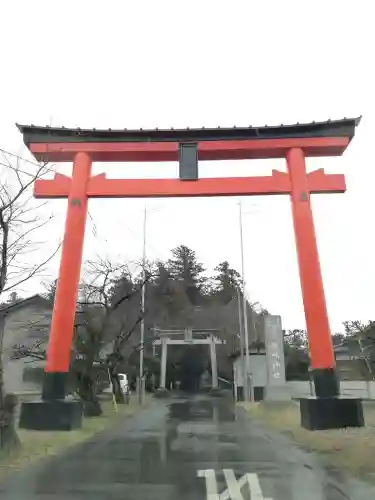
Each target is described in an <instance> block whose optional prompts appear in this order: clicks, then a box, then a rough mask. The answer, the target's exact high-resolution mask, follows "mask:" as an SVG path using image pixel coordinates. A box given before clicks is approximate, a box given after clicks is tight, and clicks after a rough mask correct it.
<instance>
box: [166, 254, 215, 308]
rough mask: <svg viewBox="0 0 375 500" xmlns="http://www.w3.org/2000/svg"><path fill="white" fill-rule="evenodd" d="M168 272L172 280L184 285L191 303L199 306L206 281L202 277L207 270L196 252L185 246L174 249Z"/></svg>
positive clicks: (168, 264) (168, 263)
mask: <svg viewBox="0 0 375 500" xmlns="http://www.w3.org/2000/svg"><path fill="white" fill-rule="evenodd" d="M167 270H168V272H169V274H170V276H171V278H172V279H174V280H176V281H180V282H182V283H183V284H184V288H185V290H186V294H187V295H188V297H189V299H190V301H191V303H192V304H194V305H196V304H198V303H199V301H200V298H201V290H202V287H203V286H204V284H205V282H206V279H205V278H204V277H203V276H202V273H203V272H204V271H205V268H204V267H203V265H202V264H201V263H200V262H199V261H198V259H197V256H196V253H195V252H194V250H192V249H191V248H189V247H187V246H185V245H179V246H178V247H176V248H174V249H173V250H172V258H171V259H169V260H168V262H167Z"/></svg>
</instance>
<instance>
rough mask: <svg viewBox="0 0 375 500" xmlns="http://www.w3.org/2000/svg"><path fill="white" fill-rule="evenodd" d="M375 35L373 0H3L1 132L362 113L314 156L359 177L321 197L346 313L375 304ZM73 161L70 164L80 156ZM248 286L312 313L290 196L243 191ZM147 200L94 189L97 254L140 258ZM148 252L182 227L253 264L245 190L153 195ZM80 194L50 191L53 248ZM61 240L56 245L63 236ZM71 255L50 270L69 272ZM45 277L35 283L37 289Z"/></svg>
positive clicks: (291, 323)
mask: <svg viewBox="0 0 375 500" xmlns="http://www.w3.org/2000/svg"><path fill="white" fill-rule="evenodd" d="M374 38H375V35H374V34H373V20H372V14H371V2H369V3H368V4H367V2H366V1H357V2H352V1H342V0H341V1H333V0H330V1H329V2H327V1H316V0H315V1H305V2H300V1H293V2H292V1H288V0H283V1H282V2H279V1H268V2H267V1H264V2H258V1H250V0H248V1H236V0H231V1H220V0H216V1H215V0H212V1H211V0H204V1H203V0H200V1H199V0H198V1H197V0H190V1H188V2H187V1H180V2H177V1H176V0H174V1H173V0H171V1H163V0H158V1H154V0H149V1H142V0H136V1H127V0H122V1H120V0H119V1H110V0H107V1H106V2H99V1H94V0H91V1H90V2H89V1H83V0H82V1H81V2H77V1H72V0H71V1H69V0H65V1H64V2H62V1H54V2H51V1H38V0H34V1H33V2H28V1H26V0H25V1H19V0H18V1H17V0H12V2H3V5H2V7H1V29H0V47H1V79H0V85H1V92H0V100H1V107H0V146H1V147H2V148H4V149H7V150H11V151H18V152H20V151H22V148H21V142H20V139H21V137H20V135H19V133H18V131H17V130H16V128H15V126H14V123H15V122H19V123H26V124H29V123H33V124H41V125H46V124H50V125H55V126H60V125H65V126H72V127H76V126H80V127H96V128H101V127H102V128H107V127H111V128H116V127H117V128H124V127H127V128H131V127H135V128H139V127H144V128H146V127H160V128H162V127H172V126H173V127H186V126H190V127H199V126H206V127H207V126H219V125H221V126H233V125H237V126H241V125H249V124H253V125H263V124H278V123H294V122H303V121H312V120H325V119H328V118H342V117H344V116H350V117H354V116H357V115H360V114H362V115H363V121H362V123H361V125H360V127H359V128H358V130H357V135H356V137H355V139H354V140H353V142H352V144H351V145H350V146H349V148H348V150H347V152H346V153H345V155H344V156H343V157H341V158H334V159H314V160H309V161H308V168H309V170H313V169H315V168H321V167H324V168H325V169H326V170H327V172H342V173H345V175H346V178H347V187H348V191H347V193H346V194H344V195H320V196H318V195H315V196H314V201H313V208H314V215H315V221H316V229H317V235H318V243H319V248H320V255H321V263H322V269H323V278H324V283H325V289H326V296H327V303H328V311H329V316H330V321H331V325H332V329H333V330H334V331H338V330H340V329H341V322H342V321H343V320H346V319H361V318H362V319H370V318H373V319H374V314H373V312H374V305H373V304H374V282H375V264H374V256H375V248H374V236H373V233H374V230H373V227H374V213H375V211H374V197H373V189H374V181H375V173H374V155H373V151H372V144H373V143H374V142H375V130H374V120H375V100H374V89H375V81H374V77H373V59H374V57H373V49H371V46H375V44H374V41H375V40H374ZM23 152H24V151H23ZM70 168H71V167H70V166H69V165H63V166H62V167H61V171H63V172H69V171H70ZM272 168H279V169H285V166H284V164H283V161H275V160H272V161H253V162H249V161H243V162H222V163H217V162H210V163H203V164H201V165H200V175H201V176H229V175H247V174H249V175H257V174H258V175H261V174H263V175H266V174H268V173H270V172H271V169H272ZM103 171H104V172H107V173H108V176H110V177H132V178H136V177H148V178H157V177H175V176H177V165H175V164H165V165H160V164H151V165H147V164H143V165H142V164H136V165H131V164H128V165H118V164H116V165H103V164H95V167H94V172H103ZM243 204H244V212H245V213H246V215H245V217H244V237H245V266H246V278H247V282H248V286H247V291H248V294H249V296H250V298H251V299H253V300H259V301H260V302H261V303H262V304H263V305H264V306H265V307H267V308H268V309H269V310H270V311H271V312H272V313H275V314H281V316H282V318H283V323H284V326H285V327H286V328H292V327H304V324H305V323H304V314H303V306H302V298H301V291H300V285H299V278H298V269H297V261H296V253H295V247H294V236H293V232H292V219H291V211H290V205H289V199H288V197H263V198H259V197H253V198H250V197H247V198H244V199H243ZM143 206H144V201H143V200H96V201H90V208H89V210H90V216H91V217H90V219H89V220H88V225H87V238H86V244H85V258H90V257H91V258H92V257H93V256H94V255H95V253H99V254H101V255H107V256H111V257H113V258H116V257H118V258H129V259H136V258H138V257H139V256H140V255H141V251H142V231H141V226H142V217H143V214H142V210H143ZM148 207H149V210H150V216H149V226H148V247H147V251H148V256H149V257H150V258H156V257H161V258H166V257H168V252H169V250H170V249H171V248H173V247H174V246H176V245H177V244H180V243H183V244H186V245H188V246H191V247H192V248H193V249H195V250H196V251H197V254H198V256H199V258H200V259H201V260H202V261H203V262H204V263H205V265H206V266H207V267H208V269H209V270H211V269H212V268H213V267H214V266H215V265H216V264H217V263H218V262H220V261H222V260H224V259H226V260H229V261H230V263H231V264H232V265H233V266H235V267H237V268H240V253H239V232H238V200H237V199H234V198H226V199H224V198H216V199H183V200H182V199H175V200H173V199H172V200H150V201H149V202H148ZM65 208H66V202H65V201H50V202H49V203H48V210H51V211H53V212H54V215H55V219H54V223H53V225H51V226H49V228H48V231H46V240H48V244H47V245H45V246H44V250H43V251H44V252H45V253H46V255H47V254H48V251H49V249H50V248H52V245H53V244H54V242H55V241H56V240H58V238H59V237H61V234H62V231H63V227H64V217H65ZM49 246H50V247H49ZM57 269H58V260H56V261H54V262H53V264H52V265H51V269H50V273H51V276H53V275H54V274H55V273H57ZM38 289H40V287H39V288H38V283H37V282H33V283H31V284H29V285H28V287H25V289H24V293H32V292H33V291H34V290H38Z"/></svg>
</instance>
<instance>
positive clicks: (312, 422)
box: [300, 396, 365, 431]
mask: <svg viewBox="0 0 375 500" xmlns="http://www.w3.org/2000/svg"><path fill="white" fill-rule="evenodd" d="M300 412H301V425H302V427H304V428H305V429H309V430H311V431H317V430H325V429H345V428H346V427H363V426H364V425H365V422H364V417H363V408H362V400H361V399H359V398H349V397H340V396H338V397H333V398H317V397H313V396H312V397H309V398H302V399H301V400H300Z"/></svg>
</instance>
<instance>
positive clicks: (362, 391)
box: [287, 380, 375, 399]
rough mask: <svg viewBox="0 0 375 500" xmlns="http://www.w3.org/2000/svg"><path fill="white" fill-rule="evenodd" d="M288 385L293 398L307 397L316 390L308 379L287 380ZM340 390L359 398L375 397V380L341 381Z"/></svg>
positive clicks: (343, 393) (342, 392)
mask: <svg viewBox="0 0 375 500" xmlns="http://www.w3.org/2000/svg"><path fill="white" fill-rule="evenodd" d="M287 387H288V389H289V391H290V395H291V397H292V398H299V397H305V396H310V395H311V394H314V392H311V391H313V390H314V386H313V384H311V386H310V383H309V382H308V381H299V380H294V381H290V382H287ZM340 392H341V394H342V395H344V396H357V397H359V398H365V399H375V381H374V380H370V381H365V380H358V381H352V380H350V381H349V380H345V381H341V382H340Z"/></svg>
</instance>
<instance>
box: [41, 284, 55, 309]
mask: <svg viewBox="0 0 375 500" xmlns="http://www.w3.org/2000/svg"><path fill="white" fill-rule="evenodd" d="M44 286H45V287H46V289H47V291H46V292H45V293H44V294H43V295H44V297H45V298H46V299H47V300H48V301H49V302H50V303H51V304H52V305H53V303H54V302H55V295H56V287H57V279H56V280H54V281H52V283H49V284H48V285H44Z"/></svg>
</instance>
